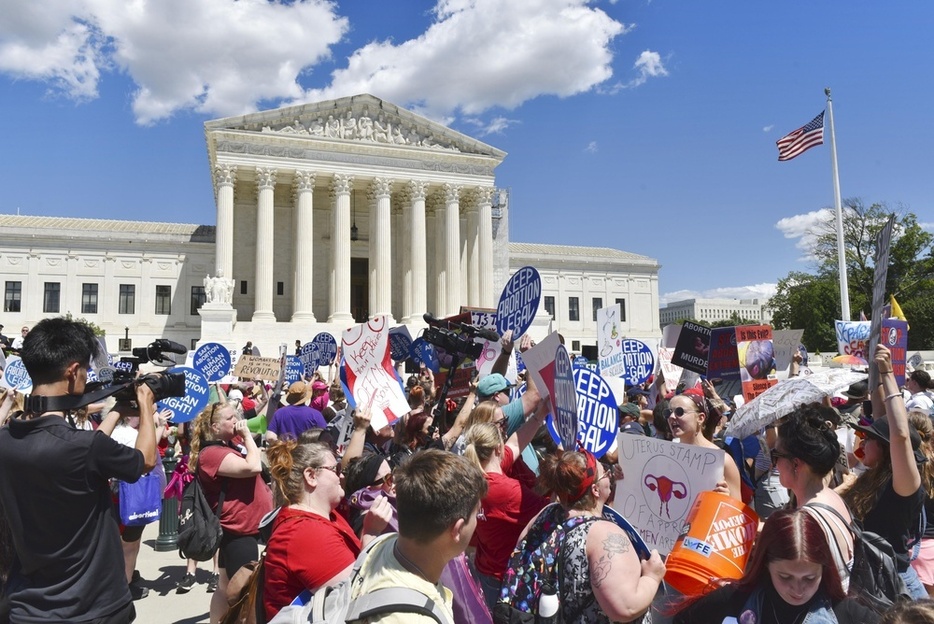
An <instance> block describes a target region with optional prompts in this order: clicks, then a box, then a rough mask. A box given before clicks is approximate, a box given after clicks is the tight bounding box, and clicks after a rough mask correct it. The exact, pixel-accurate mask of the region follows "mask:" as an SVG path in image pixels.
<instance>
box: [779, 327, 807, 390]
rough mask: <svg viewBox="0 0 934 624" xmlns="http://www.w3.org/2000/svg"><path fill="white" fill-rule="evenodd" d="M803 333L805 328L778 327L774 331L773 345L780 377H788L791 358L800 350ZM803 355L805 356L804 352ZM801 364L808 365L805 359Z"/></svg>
mask: <svg viewBox="0 0 934 624" xmlns="http://www.w3.org/2000/svg"><path fill="white" fill-rule="evenodd" d="M803 335H804V330H803V329H778V330H775V331H773V332H772V345H773V346H774V347H775V371H776V373H777V375H778V378H779V379H785V378H787V377H788V370H789V368H790V367H791V358H792V357H794V354H795V353H798V352H799V350H798V347H800V346H801V337H802V336H803ZM805 353H806V352H805ZM802 357H804V355H803V354H802ZM801 366H802V367H803V366H806V364H805V363H804V361H803V360H802V362H801Z"/></svg>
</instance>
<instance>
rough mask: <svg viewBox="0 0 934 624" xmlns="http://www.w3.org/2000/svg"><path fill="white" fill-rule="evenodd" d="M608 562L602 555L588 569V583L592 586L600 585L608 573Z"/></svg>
mask: <svg viewBox="0 0 934 624" xmlns="http://www.w3.org/2000/svg"><path fill="white" fill-rule="evenodd" d="M610 567H611V566H610V562H609V560H608V559H607V558H606V556H605V555H604V556H603V557H600V560H599V561H597V563H596V564H594V565H593V567H592V568H591V569H590V584H591V586H593V587H600V585H602V584H603V581H605V580H606V578H607V577H608V576H609V575H610Z"/></svg>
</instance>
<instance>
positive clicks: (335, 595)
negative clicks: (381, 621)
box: [269, 533, 453, 624]
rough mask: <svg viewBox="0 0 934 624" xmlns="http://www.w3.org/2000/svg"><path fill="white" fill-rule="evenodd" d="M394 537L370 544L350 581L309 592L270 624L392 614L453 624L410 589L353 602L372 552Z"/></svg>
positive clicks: (340, 622)
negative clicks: (355, 587) (421, 617)
mask: <svg viewBox="0 0 934 624" xmlns="http://www.w3.org/2000/svg"><path fill="white" fill-rule="evenodd" d="M393 535H395V534H394V533H388V534H386V535H381V536H379V537H377V538H376V539H374V540H373V541H372V542H370V543H369V544H367V545H366V547H365V548H364V549H363V550H362V551H361V552H360V554H359V555H358V556H357V560H356V561H355V562H354V564H353V570H352V571H351V573H350V578H348V579H345V580H343V581H341V582H340V583H338V584H337V585H335V586H333V587H322V588H321V589H319V590H318V591H316V592H314V593H311V592H310V591H308V590H307V589H306V590H305V591H303V592H302V593H301V594H299V595H298V597H296V598H295V600H293V601H292V604H289V605H286V606H285V607H283V608H282V610H280V611H279V613H277V614H276V617H274V618H272V619H271V620H269V624H344V623H345V622H354V621H356V620H363V619H366V618H369V617H372V616H375V615H380V614H388V613H418V614H421V615H425V616H427V617H430V618H433V619H434V620H435V621H436V622H438V624H453V623H452V622H451V620H450V619H449V618H448V617H447V615H446V614H445V612H444V611H443V610H442V609H441V607H440V606H438V604H437V603H436V602H435V601H434V600H432V599H431V598H429V597H428V596H426V595H425V594H423V593H422V592H420V591H418V590H415V589H409V588H408V587H401V586H400V587H385V588H383V589H377V590H374V591H371V592H369V593H366V594H363V595H361V596H357V597H356V598H351V595H352V593H353V585H354V582H356V581H357V577H358V576H359V575H360V570H361V568H363V564H364V563H365V562H366V558H367V556H368V555H369V554H370V551H371V550H373V548H375V547H376V545H377V544H382V543H383V542H384V541H385V540H386V539H387V538H389V537H392V536H393Z"/></svg>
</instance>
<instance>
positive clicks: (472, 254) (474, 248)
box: [466, 193, 480, 306]
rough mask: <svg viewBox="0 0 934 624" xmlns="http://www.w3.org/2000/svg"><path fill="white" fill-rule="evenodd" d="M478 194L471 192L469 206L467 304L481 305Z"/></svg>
mask: <svg viewBox="0 0 934 624" xmlns="http://www.w3.org/2000/svg"><path fill="white" fill-rule="evenodd" d="M478 210H479V209H478V207H477V202H476V195H475V194H474V193H471V196H470V204H469V205H468V206H467V236H466V243H467V244H466V248H467V304H468V305H471V306H479V305H480V249H479V245H478V242H479V241H478V237H479V234H480V231H479V228H478V226H479V212H478Z"/></svg>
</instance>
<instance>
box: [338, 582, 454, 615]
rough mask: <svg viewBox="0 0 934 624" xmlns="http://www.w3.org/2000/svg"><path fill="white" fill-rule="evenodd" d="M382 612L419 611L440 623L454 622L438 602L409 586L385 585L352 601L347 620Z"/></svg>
mask: <svg viewBox="0 0 934 624" xmlns="http://www.w3.org/2000/svg"><path fill="white" fill-rule="evenodd" d="M380 613H419V614H421V615H425V616H427V617H430V618H433V619H434V620H435V621H436V622H438V623H439V624H453V623H452V622H451V620H450V619H449V618H448V617H447V614H446V613H445V612H444V611H443V610H442V609H441V607H440V606H438V603H437V602H435V601H434V600H432V599H431V598H429V597H428V596H426V595H425V594H423V593H422V592H420V591H418V590H416V589H411V588H409V587H384V588H383V589H376V590H373V591H371V592H369V593H366V594H363V595H362V596H359V597H358V598H355V599H354V600H352V601H351V603H350V606H349V607H348V609H347V616H346V621H348V622H356V621H357V620H366V619H367V618H369V617H372V616H374V615H378V614H380Z"/></svg>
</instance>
